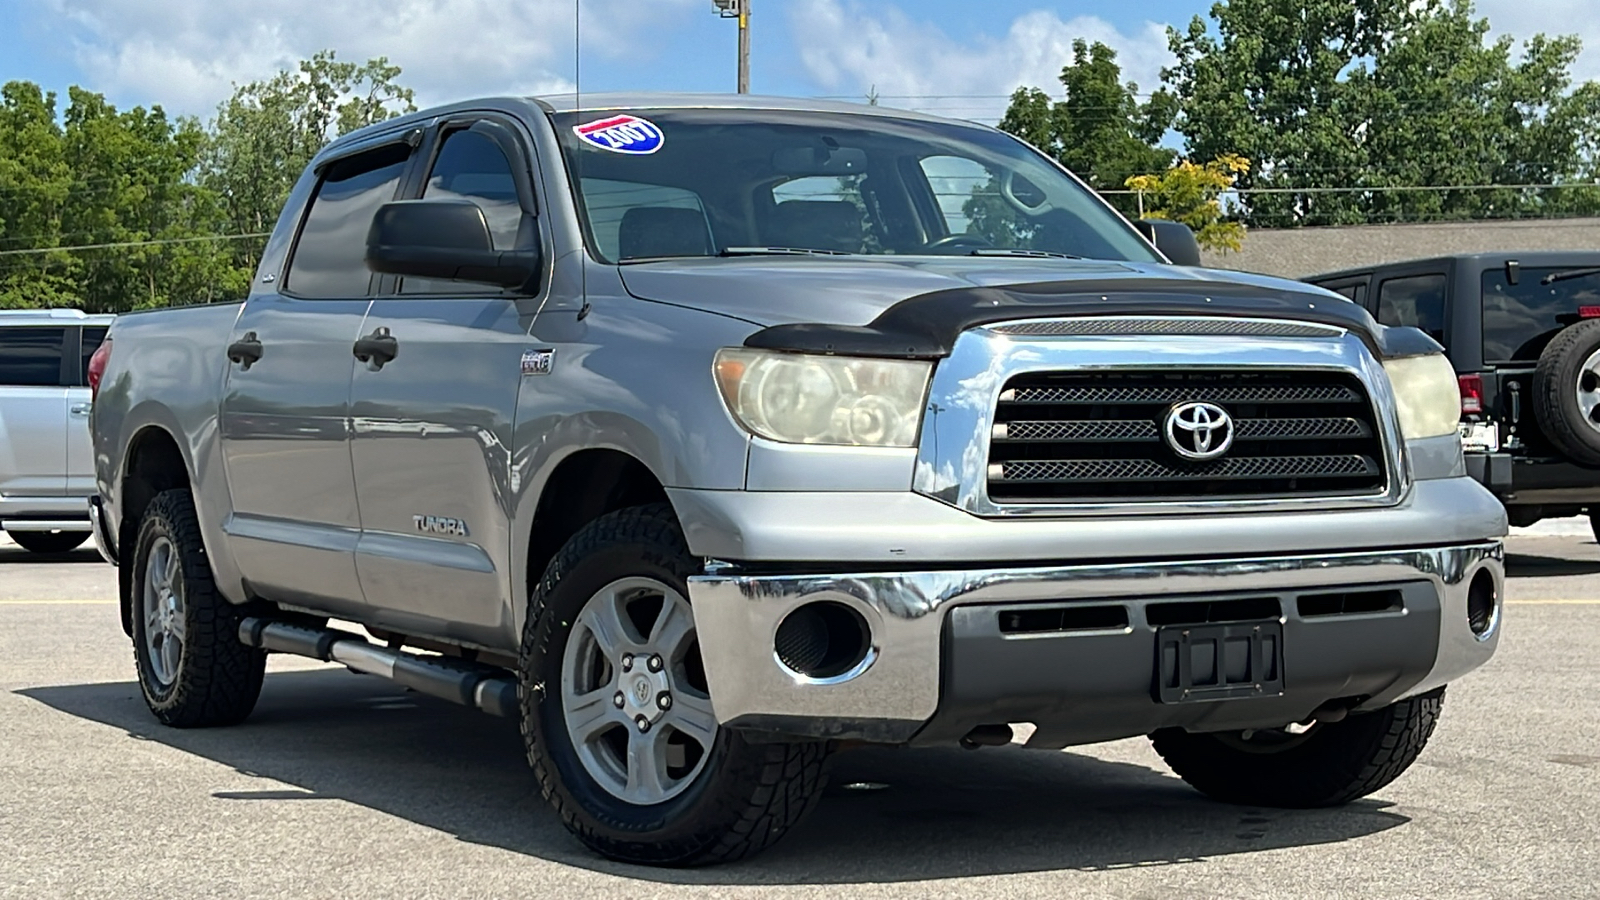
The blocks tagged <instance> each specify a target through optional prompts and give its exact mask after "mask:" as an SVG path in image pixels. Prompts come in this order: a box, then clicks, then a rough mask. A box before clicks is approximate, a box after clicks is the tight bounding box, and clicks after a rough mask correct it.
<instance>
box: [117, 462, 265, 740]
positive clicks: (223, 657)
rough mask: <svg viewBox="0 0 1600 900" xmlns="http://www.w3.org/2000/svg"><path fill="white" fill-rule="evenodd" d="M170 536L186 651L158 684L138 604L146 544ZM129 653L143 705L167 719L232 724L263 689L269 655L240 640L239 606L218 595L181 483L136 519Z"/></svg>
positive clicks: (190, 724)
mask: <svg viewBox="0 0 1600 900" xmlns="http://www.w3.org/2000/svg"><path fill="white" fill-rule="evenodd" d="M163 536H165V537H166V538H167V539H168V540H170V541H172V544H173V547H174V548H175V549H176V552H177V553H178V557H179V562H180V564H181V570H182V571H181V578H182V582H183V603H184V616H185V618H184V641H183V654H182V656H181V657H180V660H179V663H178V671H177V675H176V676H175V677H174V678H173V681H172V683H171V684H170V685H166V686H163V685H161V684H160V683H159V681H158V680H157V679H156V678H155V676H154V675H153V674H152V671H151V665H150V661H149V659H148V658H147V656H148V651H147V645H146V641H145V627H146V625H145V617H144V614H143V606H142V602H141V597H142V592H143V590H144V584H145V568H146V567H147V566H148V565H149V561H150V547H151V545H152V544H153V543H154V542H155V541H156V539H157V538H159V537H163ZM130 564H131V565H132V566H133V591H134V595H133V600H132V602H133V656H134V663H135V665H136V667H137V668H138V671H139V686H140V688H142V689H143V693H144V699H145V703H146V704H148V705H149V707H150V712H152V713H154V714H155V717H156V718H157V719H159V720H160V721H161V722H162V724H164V725H171V726H173V727H175V728H204V727H210V726H217V725H235V724H238V723H239V722H242V721H244V719H245V718H246V717H247V716H249V715H250V712H251V710H253V709H254V708H255V705H256V699H257V698H258V697H260V695H261V681H262V678H263V677H264V675H265V673H266V665H267V654H266V651H264V650H258V649H256V648H254V647H249V646H246V645H245V644H244V643H243V642H241V641H240V640H239V620H240V619H241V618H242V617H243V616H242V611H241V610H240V609H239V608H238V607H236V606H234V605H233V604H231V603H229V602H228V601H227V600H226V599H224V598H223V596H222V595H221V594H219V593H217V588H216V583H215V582H214V581H213V580H212V575H211V562H210V560H209V558H208V557H207V556H206V550H205V545H204V544H203V543H202V542H201V540H200V523H199V521H198V520H197V519H196V518H195V513H194V500H193V498H191V497H190V496H189V492H188V491H187V490H183V489H175V490H170V491H163V492H161V493H160V494H157V495H156V498H155V499H154V500H153V501H151V503H150V507H149V509H147V510H146V511H145V514H144V518H143V520H141V521H140V523H139V531H138V536H137V538H136V540H135V543H134V552H133V559H132V560H130Z"/></svg>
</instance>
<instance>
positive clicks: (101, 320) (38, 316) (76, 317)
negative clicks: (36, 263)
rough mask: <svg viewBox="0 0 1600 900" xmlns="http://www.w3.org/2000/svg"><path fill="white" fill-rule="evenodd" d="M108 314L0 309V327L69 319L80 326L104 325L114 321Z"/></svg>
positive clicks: (60, 310)
mask: <svg viewBox="0 0 1600 900" xmlns="http://www.w3.org/2000/svg"><path fill="white" fill-rule="evenodd" d="M115 318H116V316H114V315H110V314H95V315H91V314H89V313H86V312H84V311H83V310H81V309H0V326H4V325H32V324H38V323H40V322H59V321H61V320H63V319H69V320H71V321H73V322H76V323H78V324H81V325H104V324H106V323H108V322H110V321H111V320H112V319H115Z"/></svg>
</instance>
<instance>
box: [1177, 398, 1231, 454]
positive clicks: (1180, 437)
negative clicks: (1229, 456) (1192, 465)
mask: <svg viewBox="0 0 1600 900" xmlns="http://www.w3.org/2000/svg"><path fill="white" fill-rule="evenodd" d="M1165 432H1166V437H1167V446H1168V447H1171V448H1172V452H1173V453H1176V454H1178V455H1179V456H1181V457H1183V458H1184V459H1192V460H1196V461H1199V462H1204V461H1205V460H1210V459H1216V458H1217V457H1219V456H1221V455H1222V454H1224V453H1227V452H1228V448H1229V447H1231V446H1233V417H1232V416H1230V415H1228V411H1227V410H1225V409H1223V408H1222V407H1220V406H1218V405H1216V404H1215V403H1204V402H1201V401H1193V402H1190V403H1178V404H1176V405H1174V406H1173V407H1172V408H1171V409H1169V410H1167V422H1166V428H1165Z"/></svg>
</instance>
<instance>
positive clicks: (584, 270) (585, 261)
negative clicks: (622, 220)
mask: <svg viewBox="0 0 1600 900" xmlns="http://www.w3.org/2000/svg"><path fill="white" fill-rule="evenodd" d="M572 107H573V109H574V110H576V111H577V115H576V116H575V118H582V116H583V0H572ZM579 144H580V145H579V146H578V147H576V148H575V152H574V153H573V154H572V177H573V179H574V181H575V182H576V183H575V184H573V186H572V193H573V197H572V199H573V202H574V203H575V204H577V205H578V206H579V207H582V206H583V203H582V195H583V147H582V146H581V144H582V142H581V141H580V142H579ZM584 231H585V229H581V228H580V229H579V230H578V240H579V242H580V243H579V245H578V295H579V297H581V298H582V300H583V304H582V305H581V306H579V307H578V321H579V322H582V321H583V320H584V319H585V318H587V317H588V315H589V254H588V252H587V250H585V249H584V246H583V244H582V242H583V241H585V240H587V239H586V238H584V237H583V232H584Z"/></svg>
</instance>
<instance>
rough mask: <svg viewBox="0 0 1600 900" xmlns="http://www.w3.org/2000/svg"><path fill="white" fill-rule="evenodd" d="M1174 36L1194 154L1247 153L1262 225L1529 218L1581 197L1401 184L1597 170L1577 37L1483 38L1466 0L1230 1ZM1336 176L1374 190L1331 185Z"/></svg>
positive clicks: (1596, 108) (1599, 104)
mask: <svg viewBox="0 0 1600 900" xmlns="http://www.w3.org/2000/svg"><path fill="white" fill-rule="evenodd" d="M1211 19H1212V22H1211V24H1210V25H1209V26H1208V24H1207V23H1206V22H1205V21H1204V20H1202V19H1201V18H1200V17H1198V16H1197V17H1195V19H1194V20H1193V21H1192V22H1191V23H1190V25H1189V27H1188V28H1187V29H1186V30H1184V31H1181V32H1180V31H1178V30H1176V29H1173V30H1171V31H1170V32H1169V40H1170V45H1171V49H1172V51H1173V53H1174V54H1175V56H1176V57H1177V63H1176V65H1174V66H1173V67H1172V68H1171V69H1169V70H1167V71H1166V72H1165V73H1163V74H1164V77H1165V78H1167V79H1168V81H1169V82H1170V83H1171V84H1172V85H1173V87H1174V89H1175V90H1176V92H1177V95H1178V98H1179V102H1180V105H1181V110H1182V111H1181V114H1179V115H1178V117H1177V119H1176V122H1175V127H1176V128H1177V130H1178V131H1179V132H1180V133H1182V134H1183V135H1184V137H1185V139H1186V146H1187V150H1188V153H1189V156H1190V157H1191V158H1195V159H1210V158H1216V157H1219V156H1221V155H1223V154H1227V153H1236V154H1239V155H1242V156H1245V157H1247V158H1249V159H1251V160H1252V161H1253V162H1254V163H1255V165H1254V168H1253V169H1252V171H1251V172H1250V173H1248V174H1246V175H1244V176H1242V177H1241V178H1240V180H1239V187H1240V188H1241V189H1253V188H1273V189H1277V191H1276V192H1263V193H1254V194H1251V193H1249V192H1248V191H1247V193H1246V195H1245V197H1246V199H1245V201H1244V208H1245V215H1246V220H1247V221H1248V222H1249V223H1250V224H1253V225H1277V226H1281V225H1293V224H1319V225H1325V224H1346V223H1360V222H1368V221H1384V220H1391V219H1403V218H1438V217H1464V216H1503V215H1522V214H1530V213H1534V212H1540V213H1541V214H1542V212H1541V211H1549V209H1550V208H1552V204H1555V205H1564V206H1565V208H1567V209H1577V208H1580V207H1581V206H1582V205H1583V204H1584V203H1585V202H1587V199H1588V198H1587V197H1586V195H1585V194H1584V193H1583V192H1579V191H1572V192H1551V193H1549V194H1531V195H1524V194H1523V193H1522V192H1514V191H1499V192H1496V191H1406V192H1400V191H1390V190H1381V189H1383V188H1391V187H1396V186H1405V187H1416V186H1449V185H1471V184H1515V183H1552V182H1562V181H1568V180H1574V179H1577V178H1580V177H1583V176H1585V175H1588V174H1592V165H1593V152H1592V151H1593V147H1592V145H1591V142H1592V140H1593V135H1594V134H1595V130H1596V127H1597V126H1600V97H1597V96H1596V91H1597V89H1596V88H1594V87H1592V86H1589V85H1585V86H1583V87H1580V88H1579V89H1577V90H1576V91H1572V90H1569V88H1570V77H1569V75H1568V72H1569V70H1570V67H1571V64H1572V61H1573V60H1574V59H1575V58H1576V55H1577V52H1578V50H1579V44H1578V42H1577V40H1576V39H1575V38H1556V39H1548V38H1545V37H1543V36H1537V37H1534V38H1533V39H1532V40H1530V41H1529V42H1528V43H1527V44H1526V46H1525V48H1524V50H1523V53H1522V54H1521V58H1520V60H1517V61H1513V59H1512V49H1513V47H1514V42H1513V41H1512V40H1511V39H1509V38H1502V39H1500V40H1498V41H1495V42H1493V43H1489V44H1485V43H1484V37H1485V35H1486V33H1487V31H1488V23H1487V22H1486V21H1484V20H1482V19H1479V18H1476V17H1475V15H1474V13H1473V7H1472V4H1471V3H1470V2H1469V0H1451V2H1445V0H1421V2H1416V0H1354V2H1352V0H1222V2H1219V3H1217V4H1215V5H1214V6H1213V7H1212V8H1211ZM1328 187H1371V188H1374V189H1375V190H1373V191H1357V192H1348V193H1340V192H1326V191H1323V190H1320V189H1323V188H1328Z"/></svg>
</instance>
